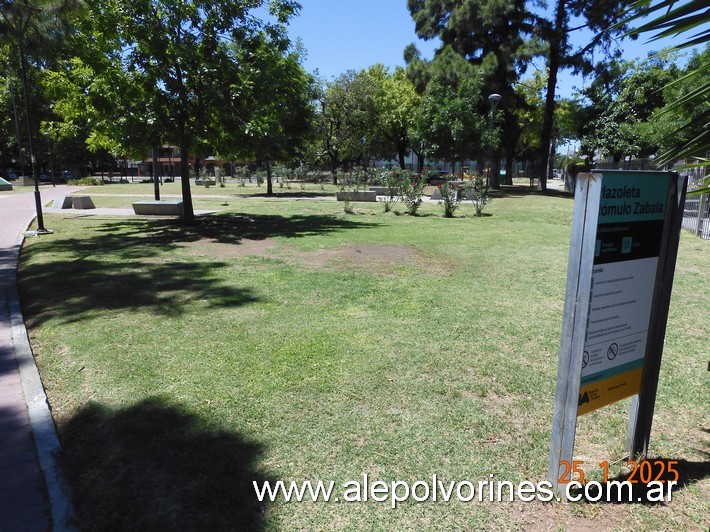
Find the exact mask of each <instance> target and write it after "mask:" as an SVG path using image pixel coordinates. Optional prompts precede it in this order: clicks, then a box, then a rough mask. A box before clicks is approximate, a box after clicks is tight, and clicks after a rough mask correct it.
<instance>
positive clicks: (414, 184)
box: [399, 170, 426, 216]
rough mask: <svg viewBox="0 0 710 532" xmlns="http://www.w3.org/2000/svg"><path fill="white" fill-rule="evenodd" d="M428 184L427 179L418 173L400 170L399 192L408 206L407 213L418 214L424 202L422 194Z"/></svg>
mask: <svg viewBox="0 0 710 532" xmlns="http://www.w3.org/2000/svg"><path fill="white" fill-rule="evenodd" d="M425 186H426V179H424V177H422V176H421V175H418V174H412V172H410V171H409V170H399V192H400V194H401V196H402V201H403V202H404V204H405V205H406V206H407V213H408V214H410V215H411V216H416V214H417V210H418V209H419V206H420V205H421V204H422V194H423V193H424V187H425Z"/></svg>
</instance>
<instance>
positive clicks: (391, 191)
mask: <svg viewBox="0 0 710 532" xmlns="http://www.w3.org/2000/svg"><path fill="white" fill-rule="evenodd" d="M380 179H381V182H382V185H384V186H385V187H386V188H387V195H386V196H385V197H384V199H381V200H380V201H381V202H382V204H383V205H384V207H385V212H390V211H391V210H392V207H393V206H394V204H395V203H397V202H398V201H399V200H400V199H401V196H400V191H399V184H400V171H399V170H388V171H387V172H383V173H382V175H381V176H380Z"/></svg>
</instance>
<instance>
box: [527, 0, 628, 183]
mask: <svg viewBox="0 0 710 532" xmlns="http://www.w3.org/2000/svg"><path fill="white" fill-rule="evenodd" d="M631 3H632V2H631V0H621V1H617V0H614V1H612V0H599V1H596V2H589V1H588V0H555V2H554V4H553V8H552V13H551V16H549V14H548V12H543V13H540V14H538V15H537V16H536V17H535V20H536V24H535V34H536V35H537V36H538V37H539V39H540V40H541V41H542V42H543V43H545V47H546V52H545V59H546V63H547V64H546V67H547V70H548V78H547V88H546V91H545V113H544V116H543V123H542V130H541V134H540V153H539V159H540V161H541V164H540V165H539V168H538V183H539V187H540V189H542V190H545V189H546V188H547V177H548V175H549V173H551V171H552V167H551V166H550V163H549V161H550V160H551V159H553V158H552V157H551V156H550V154H551V149H550V148H551V143H552V135H553V130H554V119H555V106H556V101H555V96H556V88H557V79H558V75H559V73H560V71H561V70H563V69H570V70H572V71H573V72H574V73H581V74H590V73H591V72H593V71H594V68H595V67H598V65H597V63H598V61H596V62H595V57H597V56H598V52H600V51H601V52H602V55H603V56H604V58H610V57H618V56H620V54H621V51H620V50H619V49H618V48H616V49H615V48H614V46H613V45H614V43H615V42H616V39H618V38H620V37H621V36H622V35H623V34H624V31H625V26H624V25H623V24H619V22H620V21H621V20H623V18H624V14H625V13H626V12H627V9H628V7H629V5H630V4H631ZM582 30H584V31H589V30H591V31H592V32H594V33H595V35H594V37H592V38H591V40H589V41H587V42H584V43H583V44H582V45H580V46H576V45H575V44H573V43H574V39H573V36H574V35H575V33H576V32H579V31H582ZM595 54H597V55H595Z"/></svg>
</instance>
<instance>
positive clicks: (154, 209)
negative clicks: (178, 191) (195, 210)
mask: <svg viewBox="0 0 710 532" xmlns="http://www.w3.org/2000/svg"><path fill="white" fill-rule="evenodd" d="M133 212H135V213H136V214H148V215H158V216H170V215H176V216H182V214H183V212H184V210H183V205H182V200H159V201H156V200H140V201H135V202H133Z"/></svg>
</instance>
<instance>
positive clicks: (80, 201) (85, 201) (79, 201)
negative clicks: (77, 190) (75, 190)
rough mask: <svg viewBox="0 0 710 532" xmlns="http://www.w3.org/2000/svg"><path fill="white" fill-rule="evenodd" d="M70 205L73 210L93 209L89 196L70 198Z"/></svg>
mask: <svg viewBox="0 0 710 532" xmlns="http://www.w3.org/2000/svg"><path fill="white" fill-rule="evenodd" d="M71 205H72V207H73V208H74V209H95V208H96V206H95V205H94V202H93V201H91V197H89V196H72V197H71Z"/></svg>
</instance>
